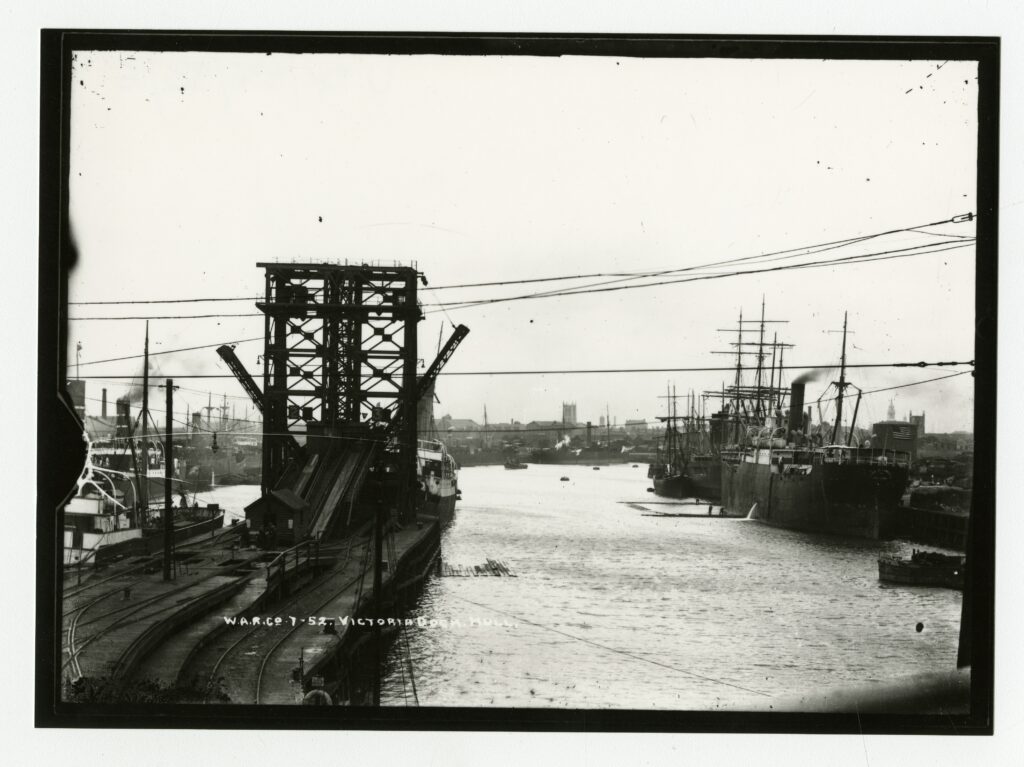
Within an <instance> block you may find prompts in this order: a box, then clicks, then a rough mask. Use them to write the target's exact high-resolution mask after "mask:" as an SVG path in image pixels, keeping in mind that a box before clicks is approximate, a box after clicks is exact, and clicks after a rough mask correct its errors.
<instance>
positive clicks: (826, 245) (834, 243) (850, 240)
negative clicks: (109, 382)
mask: <svg viewBox="0 0 1024 767" xmlns="http://www.w3.org/2000/svg"><path fill="white" fill-rule="evenodd" d="M975 218H976V217H975V216H974V215H973V213H967V214H962V215H959V216H953V217H951V218H948V219H944V220H942V221H933V222H931V223H927V224H917V225H915V226H907V227H901V228H898V229H889V230H887V231H884V232H876V233H873V234H867V235H857V236H854V237H847V238H845V239H841V240H831V241H829V242H823V243H816V244H814V245H805V246H801V247H798V248H789V249H785V250H777V251H772V252H768V253H762V254H758V255H754V256H745V257H741V258H736V259H726V260H724V261H720V262H713V263H712V264H707V265H704V266H699V267H678V268H673V269H668V270H659V271H650V270H648V271H642V272H592V273H589V274H572V275H556V276H551V277H534V278H526V279H518V280H496V281H492V282H469V283H462V284H455V285H434V286H430V287H431V289H432V290H434V291H437V290H453V289H460V288H477V287H499V286H505V285H523V284H528V283H537V282H555V281H565V280H576V279H591V278H597V277H622V278H642V277H650V276H659V275H663V274H671V273H673V272H679V271H689V270H692V269H696V268H704V267H706V266H717V265H724V264H729V263H740V262H744V261H750V260H757V259H764V258H768V257H771V256H778V255H783V254H787V253H797V252H798V251H806V252H807V253H808V254H813V252H815V251H816V250H817V249H821V250H819V251H818V252H823V251H824V250H825V249H832V248H833V247H842V246H845V245H849V244H854V243H857V242H864V241H866V240H871V239H878V238H880V237H886V236H889V235H892V234H901V233H904V232H916V233H919V234H928V235H933V236H937V237H955V238H961V239H974V238H973V237H971V236H970V235H960V234H952V233H948V232H927V231H922V230H923V229H926V228H928V227H933V226H941V225H944V224H952V223H963V222H964V221H973V220H974V219H975ZM262 298H264V296H230V297H222V296H217V297H210V298H166V299H134V300H108V301H69V302H68V305H69V306H101V305H128V304H172V303H203V302H216V301H259V300H261V299H262Z"/></svg>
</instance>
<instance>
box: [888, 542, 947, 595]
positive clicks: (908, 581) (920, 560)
mask: <svg viewBox="0 0 1024 767" xmlns="http://www.w3.org/2000/svg"><path fill="white" fill-rule="evenodd" d="M965 565H966V558H965V557H962V556H957V555H955V554H940V553H939V552H937V551H923V550H917V549H915V550H914V551H913V553H912V554H911V555H910V556H909V557H905V558H900V557H896V556H892V555H886V556H881V557H879V558H878V580H880V581H884V582H887V583H902V584H905V585H908V586H943V587H945V588H950V589H961V590H962V589H963V587H964V568H965Z"/></svg>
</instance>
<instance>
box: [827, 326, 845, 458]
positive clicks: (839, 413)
mask: <svg viewBox="0 0 1024 767" xmlns="http://www.w3.org/2000/svg"><path fill="white" fill-rule="evenodd" d="M846 386H847V383H846V312H843V353H842V356H841V357H840V358H839V382H838V383H837V384H836V387H837V388H838V389H839V394H838V395H836V422H835V425H834V426H833V427H832V439H831V441H830V444H833V445H834V444H836V437H837V436H838V435H839V423H840V422H841V421H842V420H843V392H845V391H846Z"/></svg>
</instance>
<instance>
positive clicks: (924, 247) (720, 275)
mask: <svg viewBox="0 0 1024 767" xmlns="http://www.w3.org/2000/svg"><path fill="white" fill-rule="evenodd" d="M954 242H955V244H953V243H954ZM973 244H974V240H969V241H961V240H955V241H947V242H939V243H932V244H921V245H913V246H910V247H907V248H896V249H892V250H884V251H877V252H874V253H861V254H857V255H853V256H846V257H843V258H833V259H826V260H823V261H809V262H806V263H800V264H784V265H781V266H774V267H766V268H763V269H744V270H737V271H733V272H713V273H711V274H706V275H697V276H690V277H685V278H682V279H674V280H659V281H657V282H647V283H642V284H639V285H614V286H613V287H607V286H608V285H610V284H611V283H613V282H614V283H618V282H623V281H626V280H634V279H643V278H646V277H652V276H658V275H662V274H676V273H680V272H684V271H692V270H698V269H703V268H706V267H707V266H708V265H702V266H694V267H686V268H684V269H675V270H669V271H666V272H658V273H651V274H644V275H642V276H640V277H630V278H625V279H623V280H612V281H611V282H605V283H594V284H592V285H590V286H578V287H575V288H564V289H559V290H552V291H544V292H540V293H525V294H520V295H516V296H499V297H496V298H485V299H477V300H467V301H455V302H452V303H436V304H423V306H425V307H437V308H439V309H441V310H442V311H444V312H445V313H446V314H447V310H448V309H453V310H454V309H465V308H469V307H471V306H481V305H486V304H495V303H505V302H509V301H523V300H527V299H533V298H550V297H560V296H576V295H584V294H588V293H607V292H611V291H619V290H637V289H640V288H652V287H660V286H662V285H675V284H679V283H685V282H698V281H703V280H717V279H724V278H726V277H742V276H745V275H750V274H764V273H767V272H781V271H793V270H798V269H812V268H819V267H822V266H843V265H851V264H858V263H870V262H872V261H882V260H888V258H907V257H910V256H925V255H931V254H933V253H941V252H943V251H946V250H955V249H957V248H966V247H970V246H971V245H973ZM943 245H947V246H948V247H941V246H943ZM907 251H914V252H907ZM896 254H902V255H896ZM801 255H813V254H801ZM887 257H888V258H887ZM748 258H762V256H750V257H748ZM737 260H746V259H737ZM433 313H435V312H425V314H433ZM264 316H266V315H264V314H263V313H262V312H240V313H210V314H161V315H128V316H120V317H117V316H102V317H69V318H68V320H69V321H72V322H90V321H100V320H199V319H219V318H235V317H249V318H255V317H264Z"/></svg>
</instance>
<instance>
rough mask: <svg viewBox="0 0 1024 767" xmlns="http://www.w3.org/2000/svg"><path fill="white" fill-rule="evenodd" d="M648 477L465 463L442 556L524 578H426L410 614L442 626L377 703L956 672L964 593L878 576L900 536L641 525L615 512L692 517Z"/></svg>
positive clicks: (614, 699) (391, 662)
mask: <svg viewBox="0 0 1024 767" xmlns="http://www.w3.org/2000/svg"><path fill="white" fill-rule="evenodd" d="M646 473H647V472H646V465H645V464H641V465H640V466H639V467H637V468H632V466H630V465H619V466H606V467H602V468H601V469H600V470H599V471H594V470H593V469H592V468H591V467H589V466H540V465H532V464H531V465H530V468H529V469H528V470H525V471H506V470H505V469H504V468H503V467H500V466H498V467H472V468H465V469H463V470H462V471H461V472H460V476H459V485H460V487H461V488H462V492H463V498H464V500H463V501H462V502H461V503H460V504H459V509H458V513H457V516H456V520H455V522H454V523H453V524H452V526H451V527H450V528H449V529H448V531H447V532H446V534H445V537H444V540H443V544H442V551H443V556H444V559H445V560H446V561H447V562H450V563H452V564H456V565H476V564H482V563H484V562H485V561H486V560H487V559H488V558H491V559H500V560H504V561H506V562H507V563H508V564H509V565H510V566H511V567H512V568H513V569H514V570H515V572H517V573H518V577H517V578H496V577H480V578H456V577H438V576H436V575H435V576H431V578H430V579H429V580H428V582H427V584H426V586H425V587H424V590H423V594H422V596H421V597H420V599H419V600H418V602H417V604H416V606H415V608H414V610H413V611H412V613H411V614H412V615H413V616H417V617H422V618H424V619H426V620H433V621H436V622H437V625H435V626H433V627H431V626H429V625H427V626H425V627H412V628H409V629H408V630H407V631H406V634H405V637H404V638H400V639H399V641H398V642H396V643H395V644H394V645H393V646H392V649H391V651H390V653H389V658H388V674H387V683H386V689H385V692H384V700H385V702H386V703H388V704H391V705H405V704H406V701H407V700H411V699H412V691H411V689H412V686H413V683H415V688H416V695H417V696H418V699H419V703H420V705H434V706H492V705H493V706H504V707H509V706H512V707H520V706H538V707H570V708H609V707H616V708H639V709H647V708H662V709H666V708H667V709H690V710H693V709H711V708H715V707H717V706H720V705H737V704H738V705H742V704H743V703H744V702H745V701H754V700H763V697H762V695H763V694H767V695H771V696H778V695H789V694H795V693H806V692H809V691H813V690H815V689H818V688H820V687H822V686H831V685H843V684H858V685H859V684H864V683H872V682H880V681H888V680H891V679H892V678H893V677H894V676H899V675H903V674H910V673H917V672H924V671H944V670H951V669H953V668H954V667H955V664H956V652H957V640H958V632H959V624H960V602H961V594H960V592H957V591H951V590H947V589H925V588H911V587H895V586H893V587H889V586H883V585H881V584H880V583H879V582H878V567H877V557H878V554H879V553H880V552H881V551H908V552H909V549H910V548H911V545H910V544H906V543H903V542H888V543H878V542H871V541H858V540H848V539H841V538H833V537H828V536H822V535H811V534H805V533H797V532H792V531H788V530H778V529H774V528H771V527H768V526H766V525H763V524H761V523H759V522H755V521H747V520H739V519H707V518H664V517H663V518H658V517H654V516H645V515H644V514H645V512H643V511H641V510H640V509H637V508H635V507H631V506H628V505H625V504H624V503H621V502H623V501H628V502H635V503H640V504H648V506H647V508H649V509H650V510H651V512H652V513H653V512H655V511H676V512H679V511H691V510H694V507H686V508H672V507H671V506H664V505H660V504H657V503H655V502H656V501H661V500H662V499H658V498H656V497H655V496H653V494H650V493H648V492H646V488H647V487H649V486H650V481H649V480H648V479H647V478H646ZM563 475H565V476H568V477H569V478H570V481H568V482H561V481H559V477H561V476H563ZM488 621H489V622H490V623H491V624H492V625H486V622H488ZM918 623H923V624H924V629H923V631H921V632H918V631H916V630H915V627H916V625H917V624H918ZM459 624H461V625H459ZM503 624H508V625H503ZM400 651H401V652H400ZM409 659H411V664H412V670H413V673H412V679H410V675H409V672H408V669H407V665H408V661H409Z"/></svg>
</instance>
